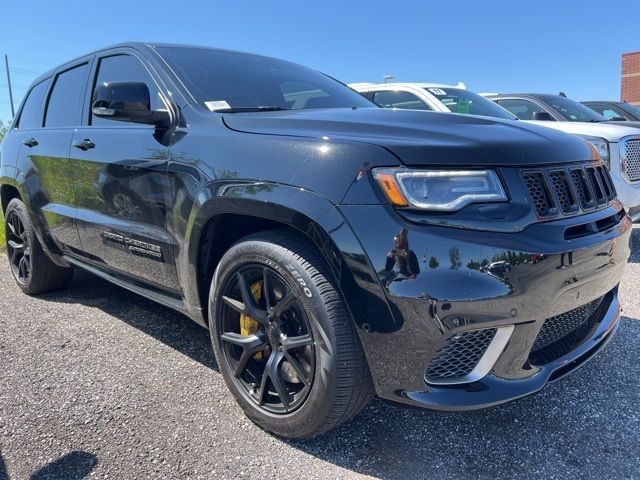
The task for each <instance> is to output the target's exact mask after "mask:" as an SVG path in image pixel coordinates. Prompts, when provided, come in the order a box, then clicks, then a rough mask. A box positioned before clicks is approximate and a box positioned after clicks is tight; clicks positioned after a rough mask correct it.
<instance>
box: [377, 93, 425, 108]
mask: <svg viewBox="0 0 640 480" xmlns="http://www.w3.org/2000/svg"><path fill="white" fill-rule="evenodd" d="M373 101H374V102H376V103H377V104H378V105H380V106H381V107H384V108H405V109H409V110H431V108H430V107H429V105H427V104H426V103H424V102H423V101H422V100H421V99H420V98H418V96H417V95H414V94H413V93H409V92H403V91H401V90H380V91H378V92H375V93H374V95H373Z"/></svg>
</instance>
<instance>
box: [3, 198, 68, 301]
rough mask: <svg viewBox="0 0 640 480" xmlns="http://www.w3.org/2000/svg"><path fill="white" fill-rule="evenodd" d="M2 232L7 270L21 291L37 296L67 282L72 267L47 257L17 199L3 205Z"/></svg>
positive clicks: (23, 208)
mask: <svg viewBox="0 0 640 480" xmlns="http://www.w3.org/2000/svg"><path fill="white" fill-rule="evenodd" d="M5 234H6V238H7V244H6V247H7V257H8V258H9V265H10V267H11V273H12V274H13V278H14V280H15V281H16V283H17V284H18V286H19V287H20V288H21V289H22V291H23V292H24V293H27V294H29V295H37V294H39V293H45V292H52V291H54V290H59V289H61V288H64V287H66V286H67V285H68V284H69V282H70V281H71V278H72V277H73V268H64V267H60V266H58V265H56V264H55V263H53V262H52V261H51V259H49V257H47V255H46V254H45V253H44V251H43V250H42V246H41V245H40V242H39V241H38V238H37V237H36V235H35V232H34V231H33V226H32V225H31V220H30V219H29V215H28V213H27V208H26V206H25V205H24V203H22V202H21V201H20V200H18V199H17V198H14V199H13V200H11V201H10V202H9V205H8V206H7V211H6V212H5Z"/></svg>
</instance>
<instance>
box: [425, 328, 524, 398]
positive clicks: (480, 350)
mask: <svg viewBox="0 0 640 480" xmlns="http://www.w3.org/2000/svg"><path fill="white" fill-rule="evenodd" d="M513 330H514V326H513V325H506V326H503V327H495V328H484V329H478V330H467V331H464V332H458V333H456V334H454V335H452V336H450V337H449V338H447V339H446V340H445V341H444V342H443V344H442V345H441V346H440V348H439V349H438V350H437V351H436V353H435V354H434V355H433V357H431V360H430V361H429V366H428V368H427V371H426V373H425V380H426V381H427V383H430V384H432V385H455V384H461V383H471V382H475V381H476V380H480V379H481V378H482V377H484V376H485V375H487V374H488V373H489V371H491V369H492V368H493V365H494V364H495V363H496V361H497V360H498V357H499V356H500V354H502V351H503V350H504V347H505V346H506V345H507V342H508V341H509V338H511V334H512V333H513Z"/></svg>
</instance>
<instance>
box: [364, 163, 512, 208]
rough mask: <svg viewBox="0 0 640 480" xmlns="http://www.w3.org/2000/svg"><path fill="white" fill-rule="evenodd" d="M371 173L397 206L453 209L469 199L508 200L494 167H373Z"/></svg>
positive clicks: (469, 200)
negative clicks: (434, 168) (447, 168)
mask: <svg viewBox="0 0 640 480" xmlns="http://www.w3.org/2000/svg"><path fill="white" fill-rule="evenodd" d="M373 176H374V178H375V179H376V181H377V182H378V184H379V185H380V187H381V188H382V190H383V191H384V193H385V195H386V196H387V198H388V199H389V201H390V202H391V203H392V204H393V205H394V206H396V207H408V208H418V209H421V210H434V211H440V212H454V211H456V210H460V209H461V208H463V207H466V206H467V205H469V204H470V203H477V202H502V201H505V200H507V195H506V193H505V191H504V188H502V184H501V183H500V179H499V178H498V175H497V174H496V172H495V171H493V170H413V169H408V168H374V169H373Z"/></svg>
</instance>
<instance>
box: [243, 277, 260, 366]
mask: <svg viewBox="0 0 640 480" xmlns="http://www.w3.org/2000/svg"><path fill="white" fill-rule="evenodd" d="M251 294H252V295H253V298H255V300H256V302H259V301H260V299H261V298H262V280H259V281H257V282H256V283H254V284H253V285H251ZM258 326H259V324H258V322H257V321H256V320H254V319H253V318H251V317H250V316H248V315H244V314H242V315H240V335H244V336H249V335H253V334H255V333H256V332H257V331H258ZM253 358H254V359H256V360H262V352H258V353H256V354H255V355H254V356H253Z"/></svg>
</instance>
